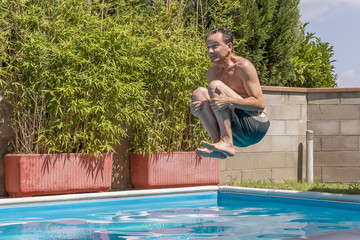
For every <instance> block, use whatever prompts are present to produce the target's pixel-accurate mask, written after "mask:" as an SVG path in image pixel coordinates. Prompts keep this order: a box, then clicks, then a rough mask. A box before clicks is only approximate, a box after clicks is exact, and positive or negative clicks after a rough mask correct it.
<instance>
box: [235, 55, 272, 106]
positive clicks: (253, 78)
mask: <svg viewBox="0 0 360 240" xmlns="http://www.w3.org/2000/svg"><path fill="white" fill-rule="evenodd" d="M238 70H239V77H240V78H241V79H243V86H244V88H245V91H246V93H247V95H248V97H245V98H243V99H240V98H238V99H236V98H235V99H234V98H233V99H231V100H230V101H231V103H232V104H233V105H234V107H235V108H239V109H243V110H248V111H263V110H264V109H265V101H264V97H263V94H262V90H261V86H260V81H259V78H258V75H257V72H256V69H255V67H254V65H253V64H252V63H251V62H249V61H248V60H244V61H243V62H242V63H240V64H238Z"/></svg>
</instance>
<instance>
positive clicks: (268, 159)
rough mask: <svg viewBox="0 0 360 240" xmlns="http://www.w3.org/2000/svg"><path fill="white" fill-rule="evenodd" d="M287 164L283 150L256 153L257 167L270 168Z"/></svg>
mask: <svg viewBox="0 0 360 240" xmlns="http://www.w3.org/2000/svg"><path fill="white" fill-rule="evenodd" d="M286 166H287V159H286V154H285V152H268V153H262V154H259V155H258V168H261V169H271V168H280V167H286Z"/></svg>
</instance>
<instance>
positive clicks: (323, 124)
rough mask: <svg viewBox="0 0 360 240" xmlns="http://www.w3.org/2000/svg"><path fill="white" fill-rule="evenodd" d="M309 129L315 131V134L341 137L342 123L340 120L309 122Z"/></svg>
mask: <svg viewBox="0 0 360 240" xmlns="http://www.w3.org/2000/svg"><path fill="white" fill-rule="evenodd" d="M308 129H310V130H313V131H314V134H315V135H317V136H319V135H325V136H328V135H335V136H338V135H340V121H339V120H323V121H309V122H308Z"/></svg>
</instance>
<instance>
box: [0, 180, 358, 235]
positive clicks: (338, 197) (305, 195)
mask: <svg viewBox="0 0 360 240" xmlns="http://www.w3.org/2000/svg"><path fill="white" fill-rule="evenodd" d="M201 192H224V193H243V194H251V195H259V196H273V197H283V198H297V199H310V200H326V201H336V202H346V203H358V204H360V195H348V194H333V193H321V192H302V191H289V190H277V189H260V188H244V187H230V186H203V187H186V188H166V189H165V188H164V189H155V190H129V191H118V192H101V193H79V194H64V195H53V196H38V197H24V198H6V199H5V198H4V199H0V206H10V205H12V206H14V205H18V204H34V203H49V202H63V201H79V200H92V199H109V198H127V197H140V196H159V195H169V194H170V195H171V194H191V193H201ZM291 239H293V240H300V239H308V240H315V239H316V240H325V239H326V240H340V239H341V240H357V239H359V240H360V229H353V230H346V231H338V232H334V233H330V234H320V235H314V236H307V237H306V236H304V237H299V238H287V239H286V240H291Z"/></svg>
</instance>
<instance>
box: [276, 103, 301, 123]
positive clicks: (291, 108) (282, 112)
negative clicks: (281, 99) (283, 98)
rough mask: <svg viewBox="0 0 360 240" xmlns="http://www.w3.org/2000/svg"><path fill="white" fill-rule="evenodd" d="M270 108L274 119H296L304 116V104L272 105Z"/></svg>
mask: <svg viewBox="0 0 360 240" xmlns="http://www.w3.org/2000/svg"><path fill="white" fill-rule="evenodd" d="M269 110H270V111H269V112H271V117H272V119H274V120H296V119H302V118H303V113H302V105H271V106H269ZM305 114H306V111H305ZM305 119H306V118H305Z"/></svg>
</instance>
